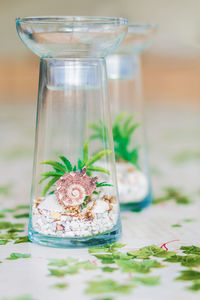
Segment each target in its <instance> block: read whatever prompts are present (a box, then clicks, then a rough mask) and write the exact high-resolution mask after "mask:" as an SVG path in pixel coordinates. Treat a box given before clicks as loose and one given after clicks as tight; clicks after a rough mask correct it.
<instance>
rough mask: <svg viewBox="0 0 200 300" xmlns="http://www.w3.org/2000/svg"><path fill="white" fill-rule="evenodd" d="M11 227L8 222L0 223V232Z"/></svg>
mask: <svg viewBox="0 0 200 300" xmlns="http://www.w3.org/2000/svg"><path fill="white" fill-rule="evenodd" d="M11 227H12V223H10V222H0V230H2V229H8V228H11Z"/></svg>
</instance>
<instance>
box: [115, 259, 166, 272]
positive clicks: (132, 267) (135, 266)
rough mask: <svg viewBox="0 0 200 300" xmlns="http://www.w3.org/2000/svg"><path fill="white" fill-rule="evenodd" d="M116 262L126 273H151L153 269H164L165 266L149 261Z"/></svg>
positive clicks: (121, 260) (117, 260) (118, 260)
mask: <svg viewBox="0 0 200 300" xmlns="http://www.w3.org/2000/svg"><path fill="white" fill-rule="evenodd" d="M115 262H116V264H117V265H118V266H119V267H120V268H121V270H122V272H124V273H131V272H137V273H149V272H150V271H151V269H152V268H162V267H163V265H161V264H160V263H159V262H158V261H156V260H149V259H148V260H144V261H132V260H123V259H116V260H115Z"/></svg>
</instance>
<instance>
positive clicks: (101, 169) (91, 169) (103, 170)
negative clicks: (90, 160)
mask: <svg viewBox="0 0 200 300" xmlns="http://www.w3.org/2000/svg"><path fill="white" fill-rule="evenodd" d="M87 170H89V171H92V172H102V173H106V174H108V175H110V172H109V171H108V170H106V169H104V168H102V167H97V166H94V167H87ZM104 186H105V185H104Z"/></svg>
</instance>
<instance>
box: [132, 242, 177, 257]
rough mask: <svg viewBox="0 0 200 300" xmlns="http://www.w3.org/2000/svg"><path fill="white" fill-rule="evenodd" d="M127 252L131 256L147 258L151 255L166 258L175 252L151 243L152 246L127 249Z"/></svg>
mask: <svg viewBox="0 0 200 300" xmlns="http://www.w3.org/2000/svg"><path fill="white" fill-rule="evenodd" d="M127 254H128V255H130V256H132V257H133V258H138V259H148V258H150V257H151V256H154V257H161V258H164V257H165V258H167V257H171V256H173V255H175V254H176V252H174V251H166V250H164V249H162V248H160V247H157V246H154V245H152V246H147V247H143V248H141V249H139V250H134V251H129V252H128V253H127Z"/></svg>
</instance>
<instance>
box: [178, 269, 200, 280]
mask: <svg viewBox="0 0 200 300" xmlns="http://www.w3.org/2000/svg"><path fill="white" fill-rule="evenodd" d="M180 273H181V274H180V276H179V277H177V278H176V280H186V281H190V280H200V272H199V271H194V270H190V269H189V270H184V271H181V272H180Z"/></svg>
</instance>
